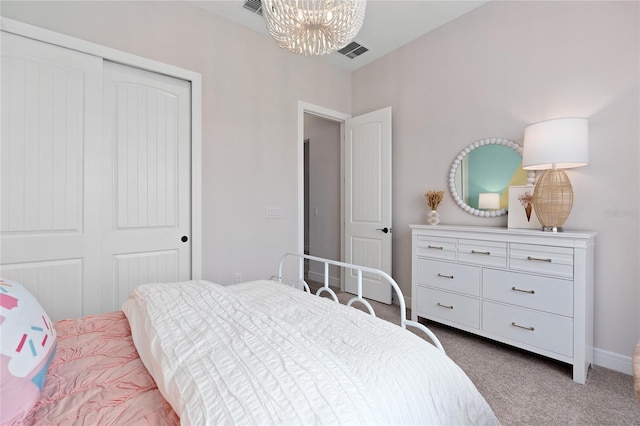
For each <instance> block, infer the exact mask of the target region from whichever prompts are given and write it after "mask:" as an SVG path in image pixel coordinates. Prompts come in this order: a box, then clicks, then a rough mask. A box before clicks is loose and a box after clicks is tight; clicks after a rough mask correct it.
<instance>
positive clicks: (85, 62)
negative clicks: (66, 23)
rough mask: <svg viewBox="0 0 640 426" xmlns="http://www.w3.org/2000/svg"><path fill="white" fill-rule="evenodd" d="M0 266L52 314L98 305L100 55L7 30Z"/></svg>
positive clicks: (91, 310)
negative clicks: (40, 40)
mask: <svg viewBox="0 0 640 426" xmlns="http://www.w3.org/2000/svg"><path fill="white" fill-rule="evenodd" d="M1 52H2V70H1V73H2V83H1V84H2V85H1V88H0V90H1V94H2V125H1V127H2V143H1V146H0V157H1V164H0V169H1V188H0V202H1V205H2V206H1V209H0V275H1V276H2V277H5V278H8V279H14V280H16V281H19V282H22V283H23V284H24V285H25V286H26V287H27V288H28V289H29V290H30V291H31V292H32V293H33V294H34V295H35V296H36V297H37V298H38V300H39V301H40V303H41V304H42V305H43V307H44V309H45V310H46V311H47V312H48V313H49V315H50V316H51V317H52V319H54V320H55V319H61V318H70V317H78V316H81V315H87V314H93V313H97V312H100V310H101V298H100V291H99V289H100V285H101V267H100V265H101V261H102V260H101V248H100V233H101V228H102V222H101V212H102V209H101V195H100V194H101V178H100V168H99V167H96V165H97V164H99V162H100V161H101V152H100V142H101V138H102V134H101V127H102V117H101V111H102V60H101V59H100V58H96V57H95V56H90V55H85V54H82V53H78V52H75V51H72V50H68V49H63V48H60V47H56V46H53V45H50V44H46V43H41V42H37V41H34V40H31V39H27V38H23V37H19V36H15V35H12V34H7V33H2V48H1Z"/></svg>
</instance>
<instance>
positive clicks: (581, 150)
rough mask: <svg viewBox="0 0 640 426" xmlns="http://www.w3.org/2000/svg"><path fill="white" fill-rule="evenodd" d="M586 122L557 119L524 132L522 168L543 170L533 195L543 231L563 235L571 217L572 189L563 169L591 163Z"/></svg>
mask: <svg viewBox="0 0 640 426" xmlns="http://www.w3.org/2000/svg"><path fill="white" fill-rule="evenodd" d="M588 139H589V130H588V121H587V119H586V118H574V117H570V118H556V119H553V120H546V121H541V122H539V123H535V124H531V125H529V126H527V127H526V128H525V129H524V148H523V153H522V168H523V169H524V170H543V172H542V175H541V176H540V177H538V180H537V182H536V186H535V190H534V191H533V207H534V210H535V212H536V216H538V220H539V221H540V223H541V224H542V230H543V231H552V232H561V231H562V226H563V225H564V223H565V221H566V220H567V218H568V217H569V213H571V207H572V206H573V188H572V187H571V182H570V181H569V177H568V176H567V174H566V173H565V172H564V170H563V169H570V168H574V167H582V166H585V165H587V164H588V163H589V142H588Z"/></svg>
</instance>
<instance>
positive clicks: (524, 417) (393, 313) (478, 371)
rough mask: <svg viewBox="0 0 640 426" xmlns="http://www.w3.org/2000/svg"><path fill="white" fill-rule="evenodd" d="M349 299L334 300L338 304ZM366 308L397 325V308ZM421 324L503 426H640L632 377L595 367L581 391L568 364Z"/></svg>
mask: <svg viewBox="0 0 640 426" xmlns="http://www.w3.org/2000/svg"><path fill="white" fill-rule="evenodd" d="M351 297H353V296H352V295H350V294H346V293H341V294H338V298H339V299H340V301H341V302H342V303H346V301H348V300H349V299H350V298H351ZM371 304H372V305H373V307H374V310H375V311H376V316H378V317H380V318H383V319H385V320H388V321H391V322H394V323H396V324H398V323H399V318H400V308H399V307H398V306H397V305H391V306H388V305H384V304H380V303H376V302H371ZM357 305H358V304H355V305H354V307H358V306H357ZM361 306H362V305H360V308H361ZM361 309H362V308H361ZM409 317H410V315H409ZM421 322H424V324H425V325H426V326H427V327H429V328H430V329H431V330H432V331H433V332H434V333H435V334H436V336H438V338H439V339H440V341H441V343H442V345H443V346H444V349H445V351H446V353H447V355H448V356H449V357H450V358H451V359H453V360H454V361H455V362H456V363H457V364H458V365H459V366H460V367H461V368H462V369H463V370H464V371H465V372H466V373H467V375H468V376H469V377H470V378H471V380H472V381H473V383H475V385H476V387H477V388H478V390H479V391H480V393H481V394H482V395H483V396H484V397H485V399H486V400H487V402H488V403H489V405H491V407H492V408H493V411H494V412H495V414H496V416H497V417H498V419H499V420H500V422H501V423H502V424H503V425H505V426H507V425H616V426H622V425H640V405H638V403H637V400H636V397H635V392H634V390H633V377H632V376H629V375H626V374H623V373H619V372H616V371H613V370H609V369H606V368H603V367H599V366H595V367H592V368H591V369H590V370H589V374H588V377H587V383H586V384H584V385H581V384H578V383H576V382H574V381H573V380H572V379H571V374H572V368H571V366H570V365H569V364H565V363H562V362H558V361H555V360H552V359H549V358H546V357H542V356H538V355H535V354H531V353H529V352H526V351H522V350H519V349H516V348H513V347H510V346H507V345H503V344H500V343H497V342H493V341H491V340H488V339H484V338H482V337H478V336H475V335H472V334H470V333H466V332H463V331H460V330H456V329H454V328H451V327H447V326H443V325H440V324H438V323H435V322H431V321H422V320H421ZM632 349H633V348H630V349H629V353H631V350H632Z"/></svg>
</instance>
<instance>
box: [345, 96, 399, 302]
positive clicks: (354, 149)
mask: <svg viewBox="0 0 640 426" xmlns="http://www.w3.org/2000/svg"><path fill="white" fill-rule="evenodd" d="M344 150H345V159H344V162H345V203H344V204H345V207H344V208H345V231H344V232H345V236H344V239H345V261H346V262H349V263H355V264H357V265H363V266H368V267H371V268H377V269H381V270H383V271H384V272H386V273H388V274H389V275H391V261H392V259H391V254H392V251H391V242H392V241H391V212H392V204H391V201H392V200H391V192H392V187H391V181H392V179H391V107H387V108H383V109H381V110H378V111H373V112H370V113H368V114H364V115H361V116H358V117H354V118H350V119H348V120H346V121H345V148H344ZM346 275H347V276H346V277H345V290H346V291H347V292H349V293H356V292H357V277H356V275H355V274H353V273H352V272H349V273H347V274H346ZM391 291H392V290H391V285H390V284H389V283H387V282H386V281H384V280H382V279H381V278H380V277H377V276H370V275H369V274H364V276H363V296H364V297H366V298H370V299H374V300H378V301H380V302H383V303H387V304H390V303H391Z"/></svg>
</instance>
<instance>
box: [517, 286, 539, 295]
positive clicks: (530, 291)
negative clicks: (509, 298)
mask: <svg viewBox="0 0 640 426" xmlns="http://www.w3.org/2000/svg"><path fill="white" fill-rule="evenodd" d="M511 290H513V291H519V292H520V293H529V294H536V292H535V290H522V289H519V288H517V287H511Z"/></svg>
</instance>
